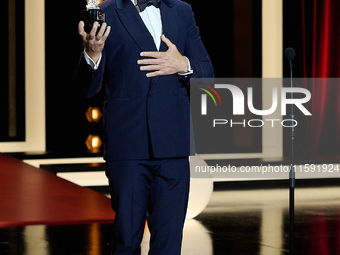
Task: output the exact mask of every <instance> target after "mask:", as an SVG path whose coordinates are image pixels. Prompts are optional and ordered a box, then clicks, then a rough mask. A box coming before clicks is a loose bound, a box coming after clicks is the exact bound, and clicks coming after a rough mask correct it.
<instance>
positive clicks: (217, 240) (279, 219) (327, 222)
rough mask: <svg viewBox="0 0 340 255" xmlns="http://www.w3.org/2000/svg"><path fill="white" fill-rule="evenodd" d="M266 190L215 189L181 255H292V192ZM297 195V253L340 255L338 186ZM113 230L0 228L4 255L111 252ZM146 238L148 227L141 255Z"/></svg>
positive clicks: (190, 224)
mask: <svg viewBox="0 0 340 255" xmlns="http://www.w3.org/2000/svg"><path fill="white" fill-rule="evenodd" d="M271 186H272V185H271ZM225 187H228V184H225ZM266 187H267V186H266V185H265V184H264V185H263V186H262V188H261V189H259V188H256V189H252V190H234V189H228V188H227V190H223V189H218V190H215V191H214V193H213V195H212V197H211V200H210V202H209V205H208V207H207V208H206V209H205V210H204V211H203V212H202V213H201V214H200V215H199V216H197V217H196V218H195V219H194V220H187V221H186V223H185V229H184V240H183V252H182V254H183V255H243V254H244V255H279V254H289V252H288V240H289V237H288V233H289V228H288V227H289V226H288V224H289V215H288V189H282V188H276V189H269V188H268V189H266ZM295 194H296V203H295V204H296V211H295V231H296V232H295V243H296V248H295V250H296V252H295V254H308V255H328V254H329V255H336V254H340V187H336V186H335V187H334V183H333V184H332V186H324V187H317V188H313V187H309V188H297V189H296V193H295ZM111 229H112V224H99V223H92V224H78V225H54V226H45V225H35V226H26V227H7V228H0V254H6V255H7V254H10V255H12V254H13V255H22V254H27V255H33V254H34V255H47V254H48V255H50V254H56V255H59V254H60V255H71V254H72V255H80V254H82V255H83V254H84V255H104V254H109V250H110V236H111ZM148 238H149V236H148V231H147V229H146V230H145V236H144V239H143V243H142V255H146V254H147V250H148Z"/></svg>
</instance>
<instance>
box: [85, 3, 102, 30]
mask: <svg viewBox="0 0 340 255" xmlns="http://www.w3.org/2000/svg"><path fill="white" fill-rule="evenodd" d="M80 20H82V21H84V23H85V27H84V29H85V32H86V33H90V32H91V29H92V27H93V23H94V22H95V21H97V22H98V23H99V27H98V29H97V33H98V31H99V29H100V27H101V25H102V24H103V22H105V13H104V12H103V11H102V10H100V8H99V6H98V0H89V1H88V3H87V5H86V10H83V11H82V12H81V14H80Z"/></svg>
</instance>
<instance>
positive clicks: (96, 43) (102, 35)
mask: <svg viewBox="0 0 340 255" xmlns="http://www.w3.org/2000/svg"><path fill="white" fill-rule="evenodd" d="M84 25H85V24H84V22H83V21H80V22H79V25H78V32H79V34H80V36H81V37H82V39H83V42H84V46H85V51H86V53H87V55H89V57H90V58H92V60H93V61H94V62H95V63H97V61H98V60H99V58H100V55H101V53H102V51H103V49H104V45H105V41H106V39H107V37H108V36H109V34H110V31H111V27H110V26H108V27H106V26H107V25H106V23H103V24H102V27H101V28H100V30H99V32H98V34H97V35H96V33H97V28H98V26H99V23H98V22H97V21H96V22H94V24H93V27H92V29H91V32H90V33H89V34H88V33H86V32H85V30H84ZM105 29H106V31H105Z"/></svg>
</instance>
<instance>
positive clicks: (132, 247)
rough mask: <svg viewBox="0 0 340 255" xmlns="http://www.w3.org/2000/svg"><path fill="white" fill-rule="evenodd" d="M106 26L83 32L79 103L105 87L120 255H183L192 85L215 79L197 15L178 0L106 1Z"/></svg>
mask: <svg viewBox="0 0 340 255" xmlns="http://www.w3.org/2000/svg"><path fill="white" fill-rule="evenodd" d="M100 8H101V10H102V11H104V12H105V15H106V23H104V24H103V25H102V26H101V28H100V30H99V32H98V33H96V31H97V28H98V26H99V25H98V23H97V22H96V23H95V24H94V26H93V28H92V30H91V32H90V33H86V32H85V31H84V23H83V22H82V21H81V22H80V23H79V26H78V30H79V34H80V35H81V37H82V39H83V43H84V51H83V52H82V56H81V58H80V62H79V66H78V68H77V70H76V73H75V80H76V84H77V86H78V87H79V90H80V91H81V93H83V94H84V95H85V96H86V97H88V98H89V97H92V96H93V95H95V94H96V92H97V91H98V89H99V88H100V87H101V86H102V85H104V86H105V91H106V94H105V99H104V110H103V111H104V120H103V124H104V158H105V160H106V162H107V171H106V174H107V177H108V179H109V183H110V189H111V199H112V208H113V209H114V210H115V212H116V217H115V223H114V234H113V249H112V254H115V255H118V254H133V255H135V254H136V255H137V254H140V243H141V240H142V237H143V230H144V226H145V219H146V215H148V217H147V221H148V226H149V230H150V234H151V240H150V251H149V255H179V254H180V253H181V242H182V231H183V224H184V220H185V214H186V209H187V201H188V193H189V181H190V171H189V162H188V156H189V155H192V153H193V150H192V149H193V148H192V146H190V134H191V131H190V106H189V98H188V86H189V80H190V77H213V75H214V71H213V67H212V64H211V61H210V59H209V56H208V54H207V52H206V50H205V48H204V46H203V43H202V41H201V38H200V35H199V30H198V28H197V26H196V24H195V20H194V16H193V13H192V10H191V7H190V5H188V4H186V3H184V2H182V1H179V0H106V1H104V2H103V3H101V4H100Z"/></svg>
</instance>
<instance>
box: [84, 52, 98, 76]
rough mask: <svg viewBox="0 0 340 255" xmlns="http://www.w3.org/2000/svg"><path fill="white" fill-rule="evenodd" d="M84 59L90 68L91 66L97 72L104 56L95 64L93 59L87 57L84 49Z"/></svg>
mask: <svg viewBox="0 0 340 255" xmlns="http://www.w3.org/2000/svg"><path fill="white" fill-rule="evenodd" d="M84 58H85V61H86V63H87V64H88V65H89V66H91V68H92V70H93V71H96V70H97V69H98V67H99V64H100V61H101V60H102V54H100V57H99V59H98V61H97V63H95V62H94V61H93V59H92V58H91V57H90V56H89V55H87V53H86V51H85V49H84Z"/></svg>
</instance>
